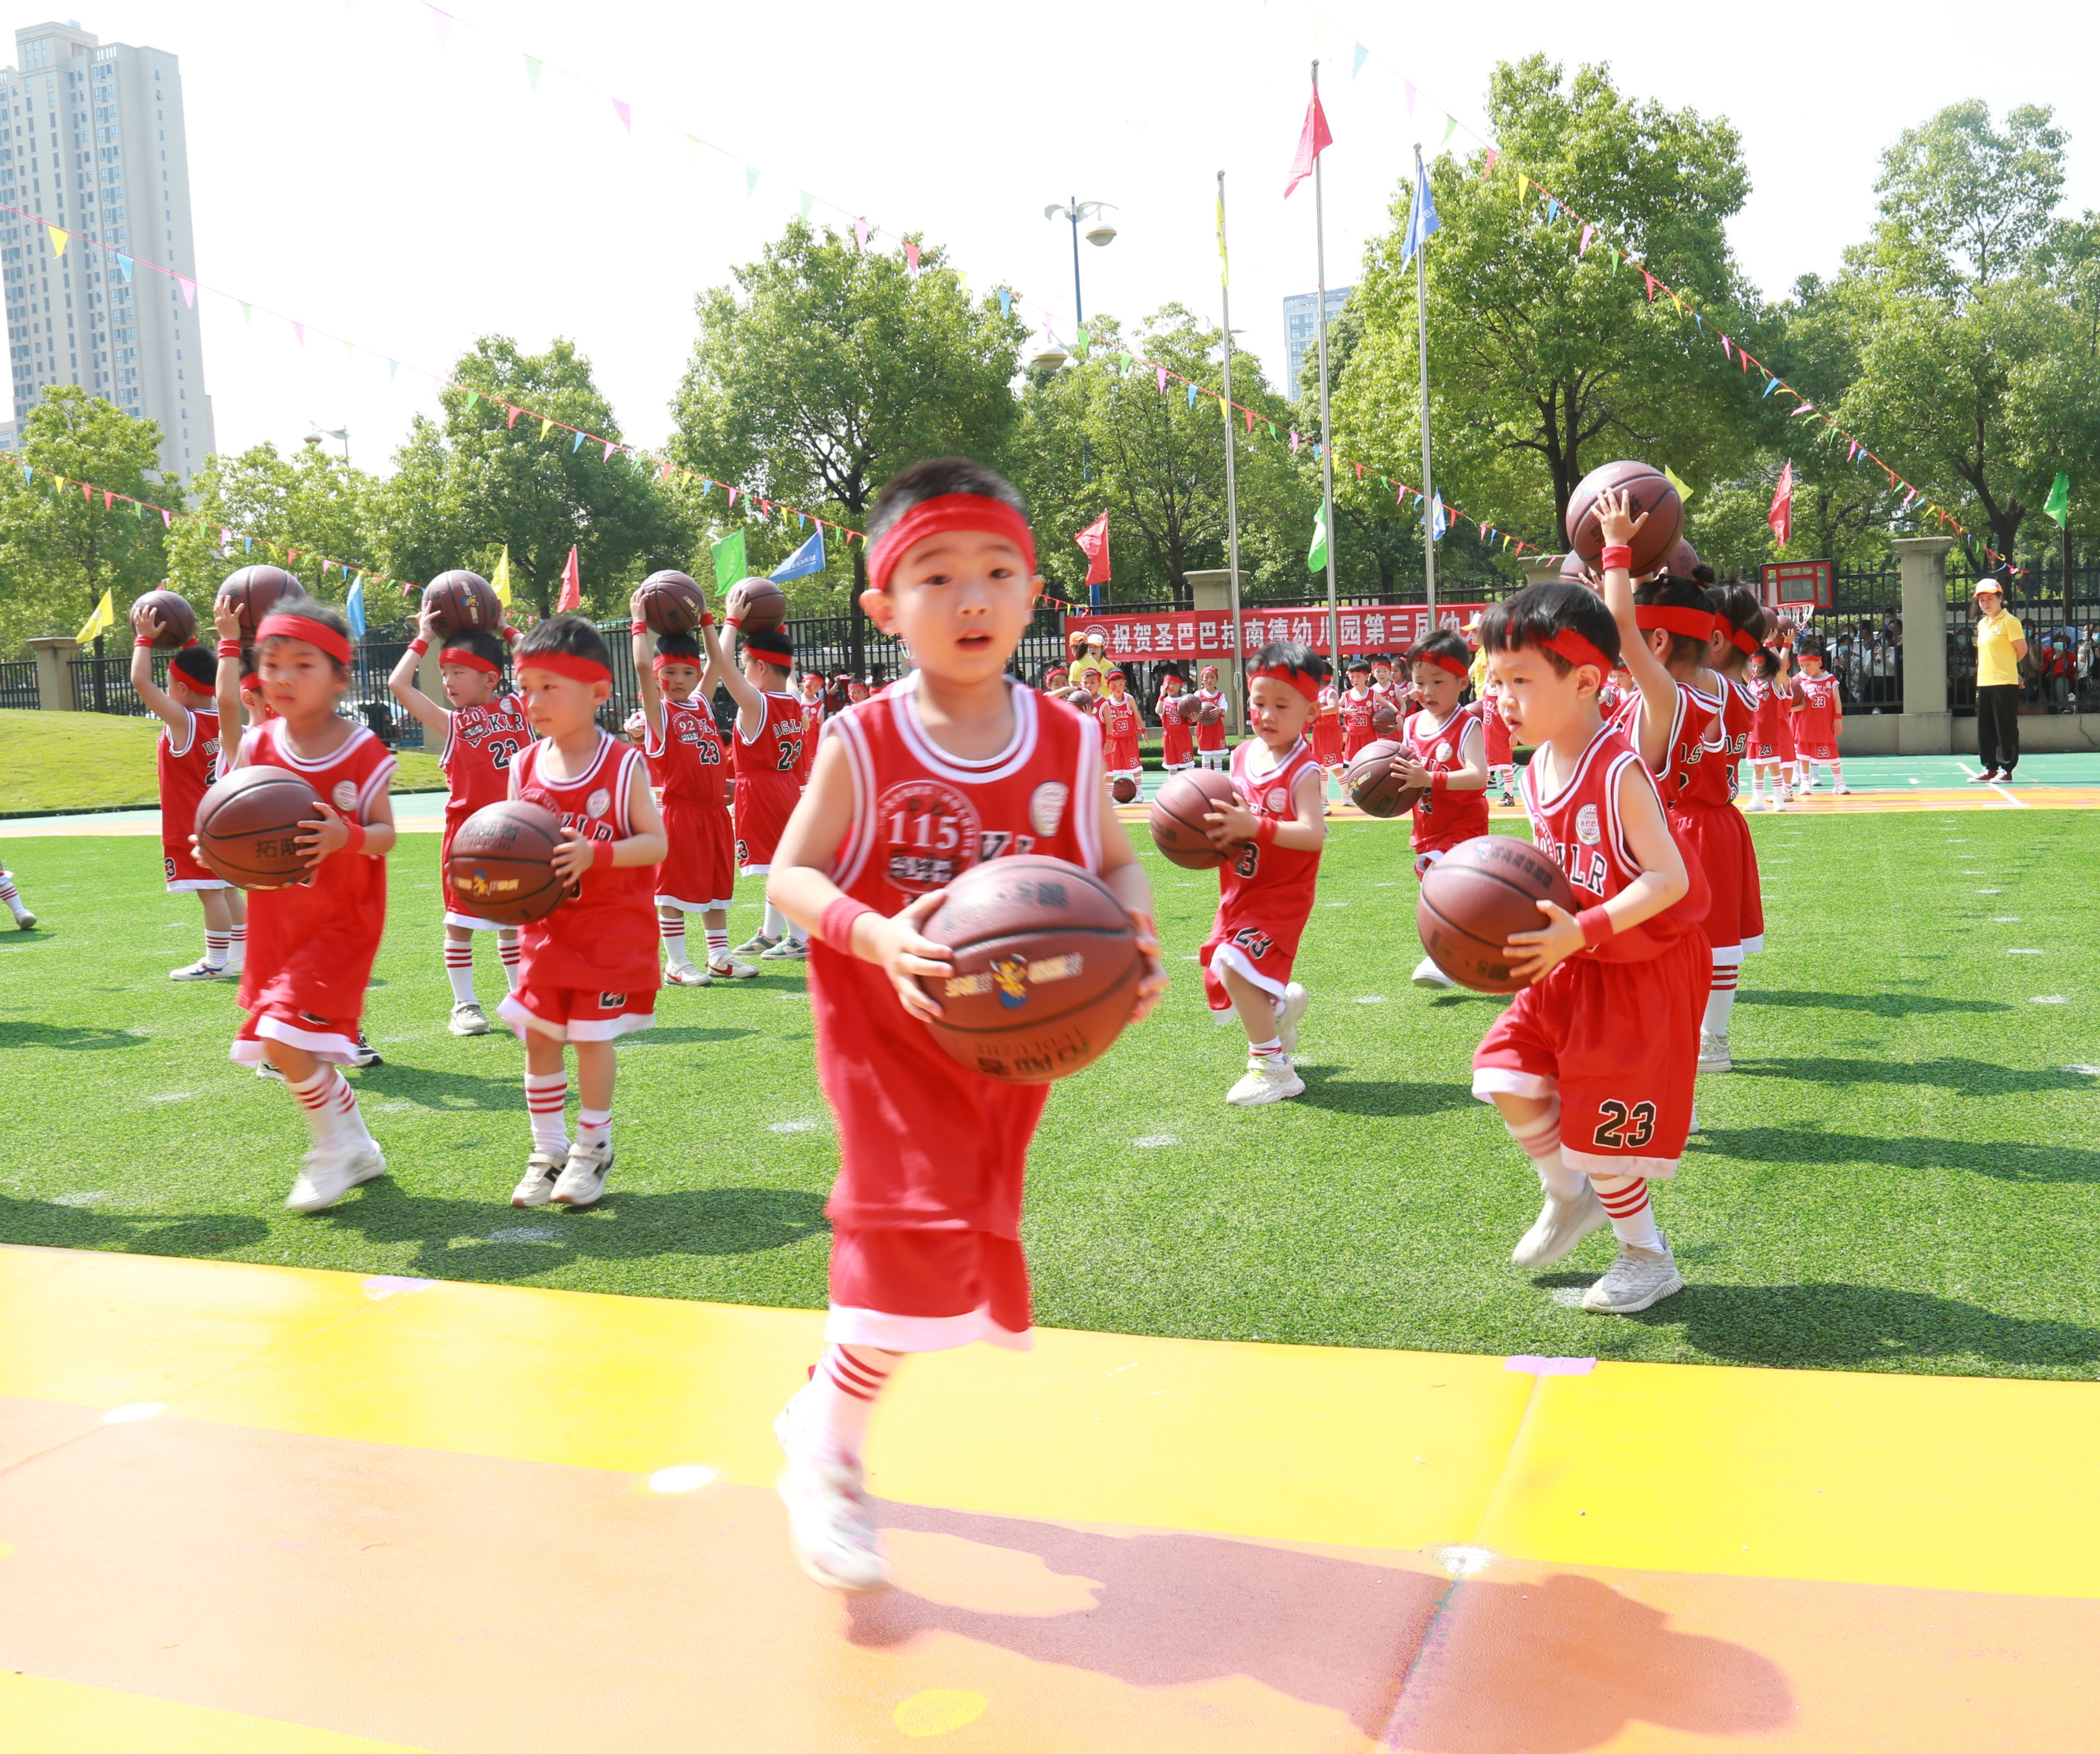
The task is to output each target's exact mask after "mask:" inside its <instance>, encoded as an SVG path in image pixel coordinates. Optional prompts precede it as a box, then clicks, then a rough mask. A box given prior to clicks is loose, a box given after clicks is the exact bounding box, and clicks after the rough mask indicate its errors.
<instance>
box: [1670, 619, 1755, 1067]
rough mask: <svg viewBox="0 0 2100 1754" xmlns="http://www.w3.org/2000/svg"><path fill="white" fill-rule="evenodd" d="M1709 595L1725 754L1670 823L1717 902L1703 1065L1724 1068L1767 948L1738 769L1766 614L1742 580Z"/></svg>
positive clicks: (1698, 773)
mask: <svg viewBox="0 0 2100 1754" xmlns="http://www.w3.org/2000/svg"><path fill="white" fill-rule="evenodd" d="M1706 600H1707V602H1708V603H1710V604H1711V605H1712V607H1713V610H1714V631H1713V632H1712V633H1710V634H1708V635H1707V637H1706V667H1707V668H1708V669H1710V670H1711V671H1712V672H1713V673H1714V674H1715V675H1716V676H1718V677H1719V678H1721V689H1722V696H1721V718H1720V721H1719V725H1718V736H1719V740H1720V744H1721V747H1720V749H1719V750H1718V753H1706V755H1705V758H1704V759H1702V760H1701V762H1699V763H1698V764H1697V765H1696V767H1694V768H1693V769H1692V784H1690V785H1689V786H1688V787H1687V788H1686V789H1685V793H1684V796H1683V799H1682V800H1681V801H1680V802H1679V806H1678V808H1677V812H1676V814H1674V815H1673V817H1672V820H1671V823H1670V827H1671V828H1672V830H1673V832H1674V833H1676V834H1677V836H1678V838H1679V840H1680V841H1681V842H1683V845H1684V849H1685V851H1686V853H1687V855H1689V856H1691V857H1693V858H1696V859H1697V860H1698V861H1699V864H1700V866H1701V868H1702V869H1703V870H1704V871H1705V874H1706V885H1707V887H1708V889H1709V890H1710V891H1711V892H1712V895H1713V901H1712V904H1711V905H1710V907H1709V908H1707V911H1706V922H1705V930H1706V941H1707V944H1708V946H1709V948H1710V950H1711V951H1712V953H1713V957H1714V975H1713V983H1712V985H1711V987H1710V988H1709V991H1708V994H1707V999H1706V1014H1705V1019H1704V1021H1703V1022H1702V1023H1701V1024H1700V1028H1699V1070H1700V1071H1701V1072H1702V1073H1705V1072H1724V1071H1728V1070H1729V1069H1730V1068H1731V1066H1732V1061H1731V1060H1730V1058H1729V1054H1728V1018H1729V1014H1730V1013H1731V1012H1732V1011H1733V1010H1735V1006H1736V983H1737V982H1738V981H1739V980H1740V978H1741V975H1742V969H1743V958H1744V957H1746V956H1752V955H1754V954H1755V953H1756V952H1758V951H1760V950H1762V949H1763V948H1764V947H1765V905H1764V897H1763V886H1762V882H1761V881H1760V879H1759V877H1758V855H1757V849H1756V848H1755V847H1754V846H1752V845H1751V842H1750V825H1749V824H1748V823H1747V822H1745V821H1744V820H1743V816H1742V812H1741V811H1738V810H1737V809H1736V789H1737V783H1738V782H1737V767H1736V764H1737V763H1738V762H1740V761H1741V760H1742V759H1743V758H1744V757H1745V755H1747V754H1748V753H1749V747H1750V738H1751V736H1752V735H1753V728H1754V725H1755V722H1756V719H1757V710H1758V709H1757V702H1756V700H1755V698H1754V696H1752V694H1751V692H1750V691H1749V687H1748V686H1747V685H1746V683H1745V680H1744V675H1745V670H1746V669H1747V667H1748V665H1749V659H1750V657H1751V655H1752V654H1753V653H1761V652H1763V650H1764V647H1762V645H1760V644H1759V643H1758V639H1759V637H1760V636H1761V635H1762V634H1763V632H1764V626H1765V612H1764V611H1763V609H1762V607H1759V606H1758V600H1757V599H1756V598H1755V597H1754V596H1752V595H1751V594H1750V593H1749V590H1746V589H1745V587H1744V586H1742V585H1708V586H1707V587H1706Z"/></svg>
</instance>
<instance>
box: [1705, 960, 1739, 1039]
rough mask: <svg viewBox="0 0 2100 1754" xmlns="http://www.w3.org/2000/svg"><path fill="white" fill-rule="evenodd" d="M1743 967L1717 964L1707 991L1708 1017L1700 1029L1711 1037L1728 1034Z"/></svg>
mask: <svg viewBox="0 0 2100 1754" xmlns="http://www.w3.org/2000/svg"><path fill="white" fill-rule="evenodd" d="M1742 973H1743V969H1742V965H1741V964H1740V963H1738V962H1716V963H1715V964H1714V977H1713V980H1712V982H1711V983H1710V985H1709V986H1708V987H1707V989H1706V1015H1705V1018H1703V1019H1702V1020H1701V1023H1700V1025H1699V1027H1701V1029H1702V1030H1704V1031H1705V1032H1706V1033H1707V1034H1708V1035H1710V1036H1726V1035H1727V1033H1728V1016H1729V1014H1730V1013H1731V1012H1732V1011H1733V1010H1735V1009H1736V982H1737V981H1738V980H1740V979H1741V978H1742Z"/></svg>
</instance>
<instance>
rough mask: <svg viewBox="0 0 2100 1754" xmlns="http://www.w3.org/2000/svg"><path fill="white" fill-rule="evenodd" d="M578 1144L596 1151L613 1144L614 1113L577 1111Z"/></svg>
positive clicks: (589, 1110)
mask: <svg viewBox="0 0 2100 1754" xmlns="http://www.w3.org/2000/svg"><path fill="white" fill-rule="evenodd" d="M576 1143H577V1144H579V1145H582V1146H586V1147H589V1149H591V1150H592V1151H596V1150H597V1149H598V1147H600V1146H602V1145H611V1143H612V1111H611V1109H609V1108H580V1109H578V1110H577V1111H576Z"/></svg>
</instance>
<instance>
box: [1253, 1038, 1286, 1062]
mask: <svg viewBox="0 0 2100 1754" xmlns="http://www.w3.org/2000/svg"><path fill="white" fill-rule="evenodd" d="M1247 1052H1248V1053H1250V1054H1252V1055H1253V1056H1254V1057H1255V1058H1256V1059H1258V1060H1280V1059H1282V1058H1283V1037H1282V1036H1270V1037H1269V1038H1268V1040H1266V1041H1250V1042H1249V1043H1248V1044H1247Z"/></svg>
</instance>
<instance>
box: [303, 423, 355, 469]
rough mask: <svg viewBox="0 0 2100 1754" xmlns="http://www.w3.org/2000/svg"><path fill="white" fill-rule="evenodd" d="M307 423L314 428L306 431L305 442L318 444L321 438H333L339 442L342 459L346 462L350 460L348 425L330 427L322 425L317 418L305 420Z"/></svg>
mask: <svg viewBox="0 0 2100 1754" xmlns="http://www.w3.org/2000/svg"><path fill="white" fill-rule="evenodd" d="M307 425H308V426H311V427H312V428H313V429H314V430H313V431H311V432H310V433H308V434H307V444H320V442H321V440H324V439H333V440H336V441H337V443H338V444H341V445H342V460H343V461H344V462H349V461H350V428H349V427H347V426H337V427H333V428H330V427H328V426H323V425H322V424H321V423H320V422H319V421H317V420H313V421H308V422H307Z"/></svg>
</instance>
